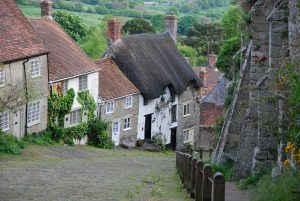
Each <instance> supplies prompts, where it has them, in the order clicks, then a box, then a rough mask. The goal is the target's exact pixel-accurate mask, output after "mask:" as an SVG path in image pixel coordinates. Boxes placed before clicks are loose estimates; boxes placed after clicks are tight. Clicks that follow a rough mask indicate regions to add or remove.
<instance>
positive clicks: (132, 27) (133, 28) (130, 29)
mask: <svg viewBox="0 0 300 201" xmlns="http://www.w3.org/2000/svg"><path fill="white" fill-rule="evenodd" d="M155 32H156V30H155V29H154V27H153V26H152V25H151V24H150V22H149V21H147V20H144V19H132V20H128V21H127V22H126V23H125V24H124V26H123V27H122V33H123V34H128V35H132V34H140V33H155Z"/></svg>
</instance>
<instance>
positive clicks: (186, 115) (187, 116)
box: [182, 114, 191, 117]
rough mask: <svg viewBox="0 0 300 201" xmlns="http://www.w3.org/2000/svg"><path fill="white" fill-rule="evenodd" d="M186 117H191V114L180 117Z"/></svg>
mask: <svg viewBox="0 0 300 201" xmlns="http://www.w3.org/2000/svg"><path fill="white" fill-rule="evenodd" d="M188 116H191V114H186V115H183V116H182V117H188Z"/></svg>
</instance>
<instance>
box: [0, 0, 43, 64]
mask: <svg viewBox="0 0 300 201" xmlns="http://www.w3.org/2000/svg"><path fill="white" fill-rule="evenodd" d="M47 52H48V50H47V49H46V47H45V46H44V44H43V42H42V40H41V39H40V38H39V37H38V36H37V34H36V33H35V32H34V30H33V29H32V27H31V25H30V23H29V22H28V21H27V19H26V17H25V16H24V15H23V14H22V12H21V11H20V10H19V8H18V6H17V5H16V4H15V1H13V0H0V62H10V61H14V60H19V59H25V58H28V57H33V56H38V55H42V54H46V53H47Z"/></svg>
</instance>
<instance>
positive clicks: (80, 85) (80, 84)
mask: <svg viewBox="0 0 300 201" xmlns="http://www.w3.org/2000/svg"><path fill="white" fill-rule="evenodd" d="M85 80H86V83H85V85H83V83H84V82H83V81H85ZM87 89H88V75H82V76H80V77H79V78H78V90H79V91H84V90H87Z"/></svg>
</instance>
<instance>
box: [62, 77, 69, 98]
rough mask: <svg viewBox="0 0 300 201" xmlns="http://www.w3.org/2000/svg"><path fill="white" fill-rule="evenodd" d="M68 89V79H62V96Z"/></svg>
mask: <svg viewBox="0 0 300 201" xmlns="http://www.w3.org/2000/svg"><path fill="white" fill-rule="evenodd" d="M68 90H69V82H68V80H64V81H63V82H62V94H63V95H64V96H65V95H67V92H68Z"/></svg>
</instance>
